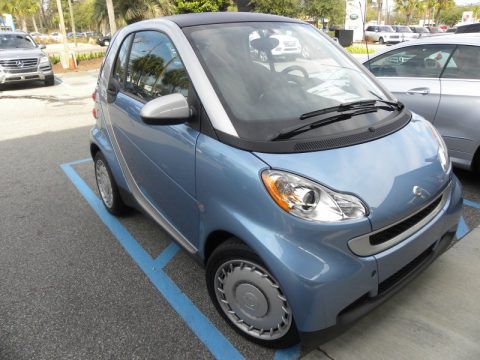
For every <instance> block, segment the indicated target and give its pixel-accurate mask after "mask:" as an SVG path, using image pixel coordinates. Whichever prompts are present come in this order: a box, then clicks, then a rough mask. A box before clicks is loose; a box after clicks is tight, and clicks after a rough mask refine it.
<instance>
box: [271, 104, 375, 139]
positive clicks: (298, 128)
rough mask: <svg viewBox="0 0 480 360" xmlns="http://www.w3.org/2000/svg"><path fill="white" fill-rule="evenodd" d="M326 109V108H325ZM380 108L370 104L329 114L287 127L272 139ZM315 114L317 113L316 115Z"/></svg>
mask: <svg viewBox="0 0 480 360" xmlns="http://www.w3.org/2000/svg"><path fill="white" fill-rule="evenodd" d="M325 110H326V109H325ZM377 110H378V107H376V106H369V107H364V108H362V107H360V108H358V109H357V110H355V111H352V112H348V113H347V112H342V113H340V114H338V115H334V116H329V117H326V118H323V119H320V120H317V121H314V122H311V123H308V124H303V125H301V126H292V127H289V128H286V129H284V130H282V131H280V132H279V133H278V134H277V135H275V136H273V137H272V138H271V139H270V141H277V140H285V139H290V138H291V137H293V136H295V135H298V134H301V133H304V132H306V131H309V130H312V129H316V128H319V127H321V126H325V125H328V124H332V123H335V122H338V121H343V120H348V119H350V118H352V117H354V116H358V115H362V114H368V113H372V112H376V111H377ZM314 116H315V115H314Z"/></svg>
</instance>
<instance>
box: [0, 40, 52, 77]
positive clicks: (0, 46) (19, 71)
mask: <svg viewBox="0 0 480 360" xmlns="http://www.w3.org/2000/svg"><path fill="white" fill-rule="evenodd" d="M42 49H45V45H37V44H36V43H35V41H34V40H33V38H32V37H31V36H30V35H28V34H26V33H24V32H0V84H5V83H11V82H21V81H31V80H42V81H43V82H44V83H45V85H46V86H51V85H53V84H54V82H55V79H54V76H53V70H52V65H51V64H50V60H49V59H48V56H47V55H46V54H45V53H44V52H43V51H42Z"/></svg>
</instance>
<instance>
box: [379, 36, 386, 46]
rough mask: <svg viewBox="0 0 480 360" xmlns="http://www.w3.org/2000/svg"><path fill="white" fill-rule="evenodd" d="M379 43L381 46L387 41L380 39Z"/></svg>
mask: <svg viewBox="0 0 480 360" xmlns="http://www.w3.org/2000/svg"><path fill="white" fill-rule="evenodd" d="M378 43H379V44H380V45H383V44H385V40H383V37H381V38H380V39H378Z"/></svg>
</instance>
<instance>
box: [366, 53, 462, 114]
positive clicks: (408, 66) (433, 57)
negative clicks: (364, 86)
mask: <svg viewBox="0 0 480 360" xmlns="http://www.w3.org/2000/svg"><path fill="white" fill-rule="evenodd" d="M454 47H455V46H454V45H412V46H405V47H401V48H397V49H395V50H392V51H390V52H388V53H385V54H382V55H379V56H378V57H375V58H374V59H372V60H370V61H369V62H367V63H366V64H365V66H366V67H367V68H368V69H369V70H370V71H371V72H372V73H373V74H374V75H375V76H376V77H377V78H378V79H379V80H380V81H381V82H382V84H384V85H385V86H386V87H387V89H388V90H390V91H391V92H392V93H393V94H394V95H395V96H396V97H397V98H398V99H399V100H400V101H401V102H403V103H404V104H405V105H406V106H407V108H408V109H410V110H411V111H413V112H415V113H417V114H419V115H421V116H423V117H424V118H425V119H427V120H429V121H431V122H433V121H434V119H435V114H436V113H437V109H438V104H439V102H440V74H441V72H442V69H443V67H444V65H445V63H446V62H447V60H448V58H449V56H450V54H451V52H452V50H453V48H454Z"/></svg>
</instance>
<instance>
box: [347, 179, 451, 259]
mask: <svg viewBox="0 0 480 360" xmlns="http://www.w3.org/2000/svg"><path fill="white" fill-rule="evenodd" d="M451 190H452V184H451V183H450V184H448V186H447V187H446V189H445V190H443V192H442V194H441V195H439V196H438V197H436V198H435V199H434V200H432V201H430V202H429V203H428V204H426V205H425V206H423V207H422V208H421V209H419V210H418V211H416V212H415V213H413V214H410V215H409V216H408V217H406V218H404V219H402V220H400V221H397V222H395V223H393V224H390V225H389V226H386V227H384V228H382V229H379V230H376V231H374V232H371V233H369V234H365V235H362V236H359V237H356V238H353V239H351V240H349V241H348V247H349V248H350V250H351V251H352V252H353V253H354V254H356V255H358V256H371V255H375V254H378V253H379V252H382V251H384V250H387V249H389V248H391V247H392V246H394V245H397V244H398V243H400V242H402V241H404V240H405V239H407V238H408V237H410V236H412V235H413V234H415V233H416V232H417V231H418V230H420V229H421V228H422V227H424V226H425V225H427V224H428V223H429V222H430V221H431V220H432V219H433V218H435V217H436V216H437V215H438V214H439V213H440V211H441V210H442V209H443V208H444V207H445V204H446V203H447V201H448V199H449V198H450V193H451ZM440 197H441V201H440V203H439V204H438V205H437V206H436V207H435V209H433V210H432V211H431V212H430V214H428V215H427V216H426V217H425V218H423V219H422V220H420V221H419V222H418V223H417V224H415V225H414V226H412V227H411V228H409V229H408V230H406V231H404V232H403V233H401V234H399V235H397V236H395V237H393V238H391V239H390V240H388V241H385V242H383V243H381V244H378V245H372V244H371V243H370V236H372V235H374V234H377V233H379V232H382V231H384V230H387V229H389V228H391V227H393V226H395V225H398V224H400V223H401V222H403V221H405V220H406V219H408V218H409V217H411V216H414V215H416V214H418V213H419V212H421V211H422V210H423V209H425V208H427V207H428V206H430V205H431V204H432V203H434V202H435V201H436V200H438V199H439V198H440Z"/></svg>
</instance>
